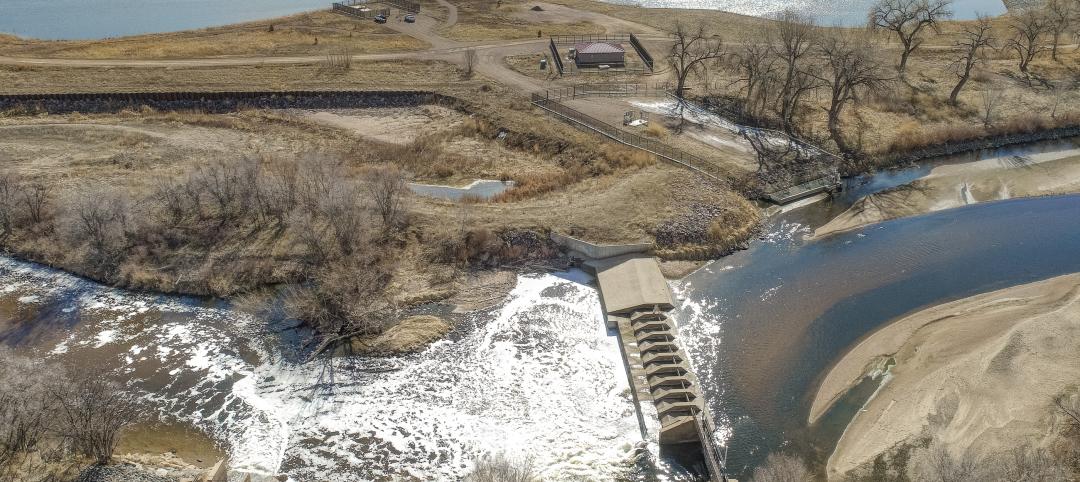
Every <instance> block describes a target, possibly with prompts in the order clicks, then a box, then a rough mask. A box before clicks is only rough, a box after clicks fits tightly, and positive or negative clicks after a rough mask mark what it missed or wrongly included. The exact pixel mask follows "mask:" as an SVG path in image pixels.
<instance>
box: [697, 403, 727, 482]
mask: <svg viewBox="0 0 1080 482" xmlns="http://www.w3.org/2000/svg"><path fill="white" fill-rule="evenodd" d="M694 424H695V425H697V432H698V439H699V440H700V442H701V448H702V452H703V453H702V455H704V457H705V467H706V468H708V469H709V480H712V481H716V482H719V481H722V480H727V478H726V477H725V475H724V470H725V469H726V467H727V461H726V460H724V459H725V457H723V456H721V455H720V450H719V449H718V448H717V447H716V441H715V440H713V438H712V430H711V427H710V426H709V425H710V424H709V423H708V422H707V421H706V420H705V417H704V414H703V413H701V412H698V413H697V414H695V415H694Z"/></svg>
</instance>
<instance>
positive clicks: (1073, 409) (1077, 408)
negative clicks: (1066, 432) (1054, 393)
mask: <svg viewBox="0 0 1080 482" xmlns="http://www.w3.org/2000/svg"><path fill="white" fill-rule="evenodd" d="M1054 406H1056V407H1057V408H1058V412H1060V413H1061V414H1062V415H1064V416H1065V420H1066V422H1067V423H1068V424H1069V426H1071V427H1072V428H1073V429H1075V430H1078V431H1080V399H1077V398H1076V397H1067V396H1060V397H1057V398H1055V399H1054Z"/></svg>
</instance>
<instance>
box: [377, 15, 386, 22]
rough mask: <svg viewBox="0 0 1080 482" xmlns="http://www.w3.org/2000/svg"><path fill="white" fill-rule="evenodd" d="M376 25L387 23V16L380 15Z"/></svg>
mask: <svg viewBox="0 0 1080 482" xmlns="http://www.w3.org/2000/svg"><path fill="white" fill-rule="evenodd" d="M375 23H386V15H383V14H381V13H380V14H378V15H376V16H375Z"/></svg>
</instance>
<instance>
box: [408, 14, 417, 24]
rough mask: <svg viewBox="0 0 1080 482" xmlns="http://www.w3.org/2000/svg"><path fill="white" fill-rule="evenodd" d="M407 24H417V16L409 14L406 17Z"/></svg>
mask: <svg viewBox="0 0 1080 482" xmlns="http://www.w3.org/2000/svg"><path fill="white" fill-rule="evenodd" d="M405 23H416V15H413V14H411V13H410V14H408V15H406V16H405Z"/></svg>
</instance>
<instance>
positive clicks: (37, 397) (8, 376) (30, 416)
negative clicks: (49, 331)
mask: <svg viewBox="0 0 1080 482" xmlns="http://www.w3.org/2000/svg"><path fill="white" fill-rule="evenodd" d="M64 376H65V374H64V373H63V371H62V370H59V369H58V367H56V366H55V365H52V364H49V363H45V362H42V361H40V360H36V359H30V358H28V357H25V356H20V355H16V354H14V353H13V352H12V351H11V350H9V349H7V348H5V347H0V481H15V480H18V481H20V482H45V481H57V480H68V478H67V477H65V474H68V471H69V470H71V469H73V468H74V466H75V465H76V463H77V461H76V460H73V459H72V458H71V457H68V455H69V450H68V449H69V446H68V444H66V443H64V441H63V440H57V439H55V438H54V437H53V434H54V430H55V422H56V417H55V414H56V411H55V410H56V405H57V404H56V402H55V400H54V399H53V398H52V396H51V395H50V394H49V393H48V390H46V387H47V386H48V385H49V384H50V383H53V382H54V381H55V380H60V379H62V378H63V377H64ZM68 475H70V474H68Z"/></svg>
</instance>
